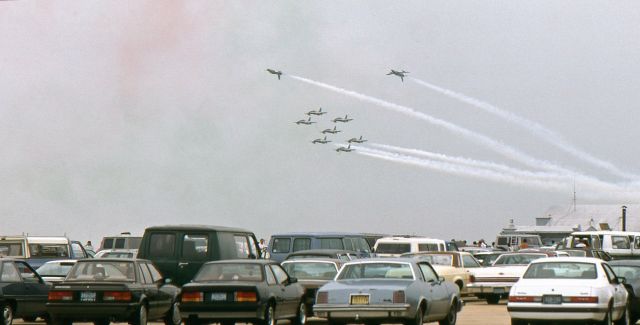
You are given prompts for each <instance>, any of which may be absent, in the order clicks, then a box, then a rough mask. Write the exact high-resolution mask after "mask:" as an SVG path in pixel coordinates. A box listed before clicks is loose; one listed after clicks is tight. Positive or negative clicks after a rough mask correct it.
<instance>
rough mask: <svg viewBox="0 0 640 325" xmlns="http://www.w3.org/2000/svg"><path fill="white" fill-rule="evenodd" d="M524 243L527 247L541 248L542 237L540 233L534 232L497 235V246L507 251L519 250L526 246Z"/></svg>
mask: <svg viewBox="0 0 640 325" xmlns="http://www.w3.org/2000/svg"><path fill="white" fill-rule="evenodd" d="M524 243H526V248H540V247H541V246H542V239H540V236H539V235H532V234H505V235H498V237H496V247H497V248H501V249H504V250H507V251H517V250H519V249H520V248H522V247H524Z"/></svg>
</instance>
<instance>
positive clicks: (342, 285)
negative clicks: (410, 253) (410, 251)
mask: <svg viewBox="0 0 640 325" xmlns="http://www.w3.org/2000/svg"><path fill="white" fill-rule="evenodd" d="M461 308H462V301H461V300H460V290H459V289H458V286H456V285H455V284H453V283H450V282H447V281H444V278H442V277H440V276H438V274H437V273H436V271H435V270H434V269H433V267H431V265H430V264H429V263H428V262H425V261H419V260H415V259H409V258H391V259H389V258H381V259H363V260H355V261H352V262H349V263H346V264H344V265H343V266H342V269H340V272H339V273H338V275H337V276H336V278H335V280H334V281H331V282H329V283H327V284H325V285H324V286H322V287H321V288H320V289H319V290H318V294H317V296H316V304H315V305H314V306H313V310H314V314H315V315H316V316H317V317H321V318H325V319H327V320H328V321H329V324H344V323H351V322H358V323H359V322H365V323H394V322H402V323H405V324H415V325H420V324H422V323H423V322H425V321H427V322H429V321H440V322H441V324H447V325H452V324H455V323H456V320H457V315H458V312H459V311H460V310H461Z"/></svg>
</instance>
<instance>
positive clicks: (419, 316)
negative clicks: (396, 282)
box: [405, 307, 424, 325]
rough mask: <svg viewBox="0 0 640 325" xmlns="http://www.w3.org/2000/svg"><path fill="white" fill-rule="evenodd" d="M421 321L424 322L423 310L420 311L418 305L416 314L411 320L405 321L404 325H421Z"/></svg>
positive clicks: (420, 308)
mask: <svg viewBox="0 0 640 325" xmlns="http://www.w3.org/2000/svg"><path fill="white" fill-rule="evenodd" d="M422 323H424V312H423V311H422V307H418V310H417V311H416V316H415V317H414V318H413V319H412V320H408V321H406V322H405V324H406V325H422Z"/></svg>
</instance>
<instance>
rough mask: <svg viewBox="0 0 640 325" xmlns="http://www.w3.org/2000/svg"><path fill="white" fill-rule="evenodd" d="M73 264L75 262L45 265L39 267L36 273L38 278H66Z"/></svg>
mask: <svg viewBox="0 0 640 325" xmlns="http://www.w3.org/2000/svg"><path fill="white" fill-rule="evenodd" d="M75 264H76V263H75V262H52V263H45V264H43V265H42V266H41V267H39V268H38V269H37V270H36V272H38V274H40V276H67V274H68V273H69V270H71V268H72V267H73V266H74V265H75Z"/></svg>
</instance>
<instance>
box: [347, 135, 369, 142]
mask: <svg viewBox="0 0 640 325" xmlns="http://www.w3.org/2000/svg"><path fill="white" fill-rule="evenodd" d="M347 142H349V143H363V142H367V139H363V138H362V136H360V138H351V139H349V141H347Z"/></svg>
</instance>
